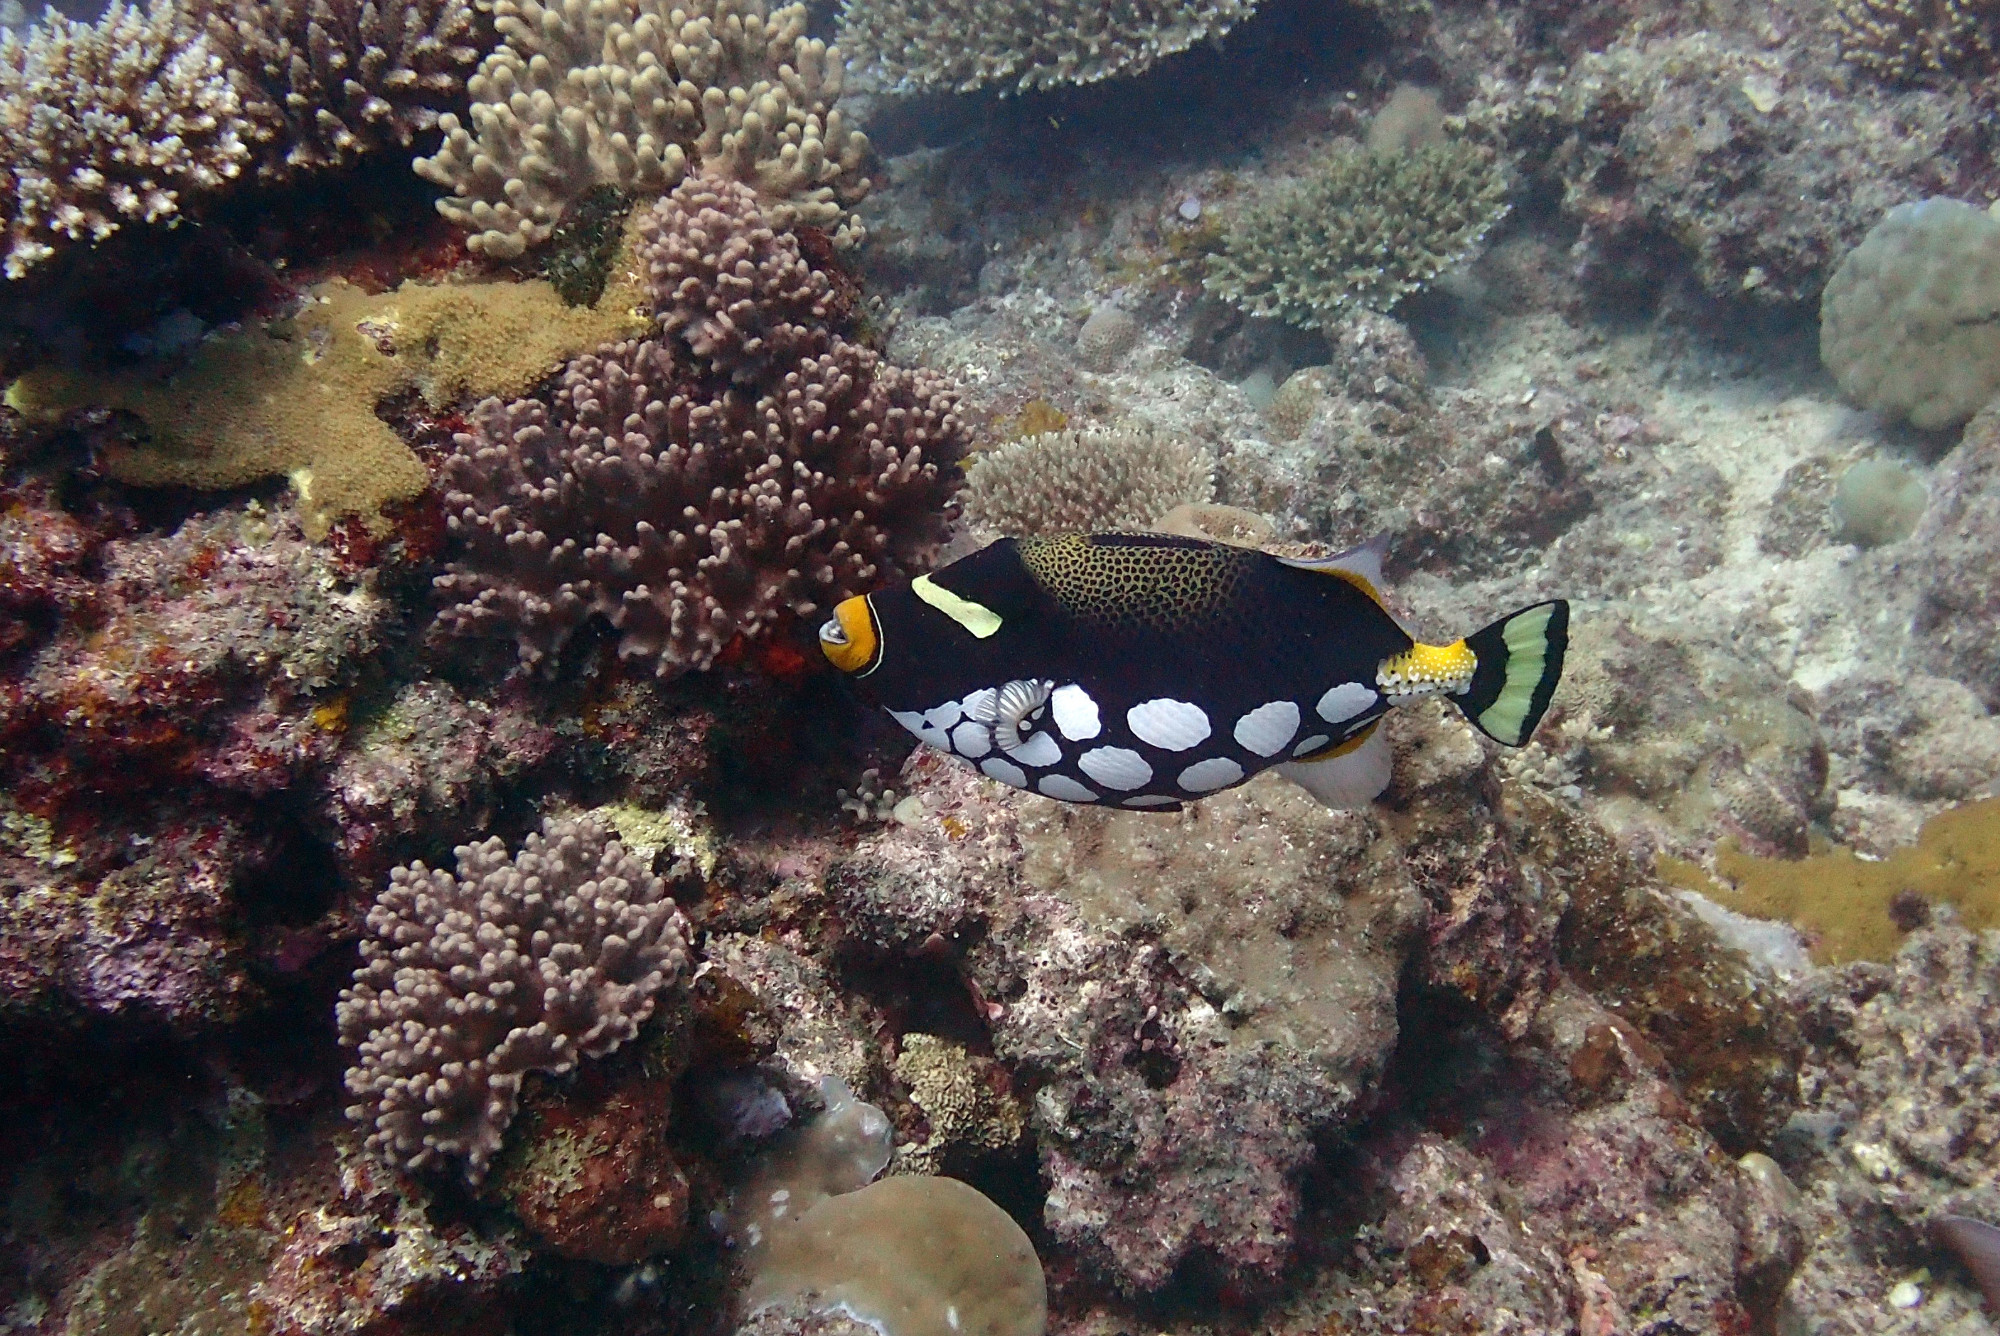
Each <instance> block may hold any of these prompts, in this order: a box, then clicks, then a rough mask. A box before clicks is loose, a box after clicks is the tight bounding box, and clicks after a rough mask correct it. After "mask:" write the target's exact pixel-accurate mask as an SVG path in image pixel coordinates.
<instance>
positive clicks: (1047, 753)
mask: <svg viewBox="0 0 2000 1336" xmlns="http://www.w3.org/2000/svg"><path fill="white" fill-rule="evenodd" d="M1001 745H1002V747H1003V748H1004V749H1005V750H1006V753H1007V754H1008V755H1009V756H1011V757H1013V758H1014V759H1015V760H1017V761H1019V762H1020V763H1021V764H1022V765H1032V766H1037V767H1039V766H1045V765H1054V764H1055V763H1056V762H1058V761H1060V760H1062V748H1061V747H1059V746H1057V745H1056V740H1055V735H1054V734H1052V733H1030V734H1028V736H1027V737H1025V738H1021V739H1020V740H1018V741H1017V742H1015V744H1014V745H1013V746H1011V747H1007V746H1006V744H1005V743H1004V742H1003V743H1002V744H1001Z"/></svg>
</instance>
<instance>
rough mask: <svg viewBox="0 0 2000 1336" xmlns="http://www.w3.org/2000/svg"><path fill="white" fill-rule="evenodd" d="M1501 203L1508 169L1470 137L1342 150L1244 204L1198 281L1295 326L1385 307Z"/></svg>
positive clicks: (1463, 249) (1461, 254)
mask: <svg viewBox="0 0 2000 1336" xmlns="http://www.w3.org/2000/svg"><path fill="white" fill-rule="evenodd" d="M1506 213H1507V177H1506V173H1505V172H1504V171H1503V170H1502V169H1501V167H1500V165H1499V163H1498V162H1497V161H1496V159H1495V158H1494V157H1493V155H1492V154H1491V153H1490V152H1488V151H1487V150H1486V149H1483V148H1481V147H1480V146H1478V145H1477V144H1471V143H1467V142H1465V141H1463V140H1447V141H1446V142H1444V143H1441V144H1433V145H1430V146H1427V147H1422V148H1418V149H1415V150H1413V151H1411V152H1408V153H1395V154H1384V153H1371V152H1367V151H1359V150H1343V151H1339V152H1336V153H1334V154H1332V155H1331V156H1330V157H1328V158H1327V159H1326V160H1325V161H1324V162H1322V163H1321V164H1320V165H1319V167H1318V168H1317V170H1315V171H1314V172H1313V174H1312V175H1311V176H1310V177H1308V178H1307V179H1306V180H1304V181H1302V182H1300V183H1299V184H1298V185H1296V186H1293V187H1292V188H1291V189H1289V190H1284V191H1281V192H1279V193H1278V194H1276V195H1275V196H1273V197H1272V198H1270V199H1267V200H1262V201H1259V202H1257V203H1254V204H1252V205H1250V206H1249V207H1248V208H1246V209H1245V210H1244V211H1243V213H1242V214H1241V215H1239V216H1238V217H1237V218H1236V220H1235V221H1234V222H1233V223H1232V224H1230V225H1229V227H1228V228H1227V230H1226V231H1225V232H1224V234H1223V240H1222V250H1221V252H1220V253H1219V254H1216V255H1214V256H1211V257H1210V259H1209V262H1208V273H1207V275H1206V277H1205V279H1204V282H1205V285H1206V286H1207V288H1208V290H1209V291H1210V292H1212V293H1214V294H1215V295H1216V296H1218V297H1221V298H1222V299H1223V300H1225V301H1227V302H1229V303H1231V304H1232V305H1234V306H1238V307H1240V308H1242V309H1243V310H1244V311H1247V312H1249V313H1250V314H1251V315H1263V316H1274V317H1276V318H1277V319H1279V320H1283V321H1286V322H1288V323H1290V324H1294V325H1298V326H1301V327H1305V328H1310V327H1313V326H1318V325H1324V324H1326V323H1328V322H1329V321H1331V320H1333V319H1334V318H1336V317H1338V316H1340V315H1342V314H1344V313H1346V312H1347V311H1349V310H1351V309H1353V308H1355V307H1361V308H1365V309H1369V310H1376V311H1387V310H1388V309H1389V308H1391V307H1392V306H1394V305H1395V304H1396V303H1397V302H1399V301H1401V300H1402V299H1403V298H1404V297H1407V296H1409V295H1410V294H1411V293H1413V292H1417V291H1420V290H1421V289H1422V288H1424V287H1425V286H1426V285H1427V284H1429V283H1430V281H1431V280H1432V279H1434V278H1436V277H1437V276H1438V275H1439V274H1441V273H1443V272H1444V271H1445V270H1447V269H1449V268H1451V266H1453V265H1455V264H1457V263H1459V262H1460V261H1462V260H1464V259H1466V258H1467V257H1469V256H1470V255H1471V254H1472V252H1473V251H1474V250H1475V249H1476V248H1477V247H1478V245H1479V243H1480V242H1481V241H1482V240H1483V239H1484V238H1485V236H1486V234H1487V233H1488V232H1489V231H1491V230H1492V229H1493V226H1494V225H1495V224H1496V223H1498V222H1499V221H1500V219H1501V218H1503V217H1504V216H1505V215H1506Z"/></svg>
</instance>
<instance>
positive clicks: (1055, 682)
mask: <svg viewBox="0 0 2000 1336" xmlns="http://www.w3.org/2000/svg"><path fill="white" fill-rule="evenodd" d="M1378 562H1379V548H1375V547H1370V548H1362V549H1356V551H1355V552H1352V553H1347V554H1343V555H1342V556H1341V557H1338V558H1334V559H1333V560H1331V561H1328V562H1318V563H1313V562H1293V561H1287V560H1285V559H1283V558H1279V557H1274V556H1271V555H1269V554H1267V553H1263V552H1258V551H1254V550H1252V549H1249V548H1241V547H1234V546H1230V545H1227V544H1221V543H1211V542H1206V541H1203V540H1199V539H1190V538H1179V537H1171V536H1167V535H1161V534H1098V535H1066V536H1063V537H1058V538H1048V539H1002V540H1000V541H999V542H996V543H993V544H991V545H990V546H988V547H985V548H983V549H981V550H980V551H978V552H975V553H973V554H972V555H971V556H968V557H966V558H964V559H962V560H960V561H958V562H955V563H953V564H952V565H950V566H947V567H945V568H944V569H942V570H939V571H937V572H935V573H933V574H932V575H929V576H925V577H920V578H919V579H917V580H915V581H913V582H911V583H910V584H907V585H901V586H896V587H894V588H890V589H886V590H881V591H878V592H877V593H874V594H870V595H868V596H866V597H865V598H857V599H849V600H847V601H846V602H845V603H843V604H841V606H840V607H839V608H838V609H836V610H835V616H834V619H833V620H832V621H830V622H829V623H828V624H827V626H826V627H825V628H823V630H822V632H821V640H822V648H823V649H825V651H826V653H827V656H828V658H830V659H831V660H833V662H834V663H835V664H836V665H838V666H840V667H842V668H843V669H845V670H846V671H849V672H851V673H853V674H854V675H855V676H857V677H858V678H861V679H862V680H864V681H865V682H866V683H867V685H868V687H869V688H870V689H871V690H872V691H873V692H874V694H875V695H876V697H877V698H878V699H879V700H880V701H881V703H882V704H883V705H884V706H885V707H886V708H887V709H888V710H889V711H890V713H891V714H892V715H893V716H894V717H895V718H896V719H897V720H898V721H899V722H900V723H902V724H903V725H904V726H905V727H906V728H908V729H909V730H910V731H911V732H912V733H914V734H916V735H917V737H918V738H920V739H921V740H923V741H924V742H926V743H928V744H930V745H931V746H934V747H937V748H939V749H940V750H943V751H947V752H950V753H952V754H954V755H956V756H959V757H960V758H962V759H964V760H966V761H968V762H969V763H971V764H973V765H975V766H977V767H978V768H979V769H980V770H981V771H982V772H983V773H985V774H986V775H988V776H989V777H991V778H994V779H998V780H1000V781H1002V782H1004V783H1008V784H1012V785H1014V786H1015V787H1016V788H1022V789H1027V790H1029V791H1031V792H1036V793H1041V794H1044V795H1046V796H1048V797H1052V798H1058V799H1061V800H1064V801H1068V802H1101V803H1105V804H1107V805H1115V806H1121V807H1131V808H1155V809H1171V808H1174V807H1177V806H1179V804H1180V803H1181V802H1183V801H1185V800H1188V799H1192V798H1199V797H1201V796H1203V795H1204V794H1207V793H1212V792H1215V791H1217V790H1220V789H1224V788H1228V787H1231V786H1233V785H1236V784H1240V783H1242V782H1243V781H1244V780H1246V779H1248V778H1249V777H1250V776H1252V775H1254V774H1256V773H1257V772H1258V771H1261V770H1265V769H1269V768H1271V767H1274V766H1275V767H1281V768H1282V770H1283V772H1284V773H1285V774H1286V775H1287V776H1288V777H1290V778H1292V779H1295V780H1297V781H1298V782H1300V783H1301V784H1304V785H1305V786H1306V787H1307V788H1309V789H1311V790H1312V791H1313V792H1315V793H1316V794H1318V795H1319V796H1320V797H1321V798H1322V799H1323V800H1326V801H1328V802H1330V803H1333V804H1334V805H1339V806H1349V805H1354V804H1355V803H1358V802H1365V801H1366V800H1367V799H1368V798H1372V797H1373V796H1374V795H1375V794H1376V793H1377V792H1379V791H1380V790H1381V788H1382V786H1383V785H1384V784H1385V783H1386V782H1387V779H1388V754H1387V748H1386V745H1385V744H1382V743H1381V742H1380V740H1379V739H1377V738H1376V736H1375V725H1376V724H1377V722H1378V721H1379V720H1380V719H1381V717H1382V715H1383V714H1384V713H1386V712H1387V711H1388V709H1389V708H1390V707H1391V706H1393V705H1395V704H1397V703H1400V702H1403V701H1407V700H1410V699H1415V698H1418V697H1421V696H1424V695H1433V694H1439V693H1441V692H1443V693H1448V694H1451V695H1453V696H1454V698H1456V699H1458V701H1459V703H1460V704H1461V706H1463V707H1465V708H1466V709H1467V711H1468V714H1470V715H1471V716H1472V718H1473V719H1474V722H1475V723H1477V724H1479V725H1480V726H1481V727H1482V728H1484V729H1485V730H1486V731H1487V732H1488V733H1490V734H1492V735H1494V736H1496V737H1498V738H1499V739H1500V740H1501V741H1503V742H1514V743H1518V742H1519V741H1523V740H1525V739H1526V737H1527V735H1528V733H1530V732H1532V731H1533V728H1534V725H1535V723H1537V722H1538V721H1539V720H1540V717H1541V714H1542V712H1543V711H1544V710H1545V709H1546V708H1547V705H1548V697H1549V694H1550V692H1552V691H1553V689H1554V685H1555V680H1556V677H1557V676H1558V675H1559V673H1560V670H1561V659H1562V648H1563V644H1564V643H1565V636H1566V626H1567V607H1566V605H1564V604H1561V603H1553V604H1541V605H1538V606H1537V607H1536V608H1532V609H1526V610H1524V611H1523V612H1521V613H1517V614H1515V615H1514V616H1513V617H1511V618H1507V619H1503V620H1502V621H1501V622H1498V623H1495V624H1494V626H1492V627H1489V628H1487V630H1486V631H1483V632H1481V633H1480V634H1479V636H1475V637H1470V638H1468V640H1467V641H1460V642H1458V643H1457V644H1455V645H1451V646H1424V645H1418V644H1417V643H1416V642H1415V641H1413V640H1412V639H1411V637H1410V636H1409V635H1408V633H1406V632H1405V631H1404V630H1403V629H1402V627H1401V626H1399V625H1398V624H1397V623H1396V620H1395V618H1394V617H1392V616H1391V615H1390V614H1389V613H1388V611H1387V610H1386V609H1385V608H1384V607H1383V606H1382V603H1381V600H1380V596H1379V594H1378V593H1377V587H1378V585H1379V579H1380V577H1379V571H1378V569H1377V563H1378ZM1510 627H1511V628H1512V632H1511V642H1512V643H1510V632H1509V628H1510ZM1481 637H1484V638H1485V639H1484V642H1482V640H1481ZM1510 664H1511V671H1510ZM1482 716H1484V717H1482Z"/></svg>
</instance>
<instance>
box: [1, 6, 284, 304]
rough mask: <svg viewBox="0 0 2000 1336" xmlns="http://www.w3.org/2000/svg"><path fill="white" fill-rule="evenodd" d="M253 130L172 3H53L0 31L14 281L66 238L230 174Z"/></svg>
mask: <svg viewBox="0 0 2000 1336" xmlns="http://www.w3.org/2000/svg"><path fill="white" fill-rule="evenodd" d="M254 134H255V129H254V126H253V125H252V124H251V122H250V121H249V120H247V119H246V116H245V112H244V108H243V104H242V101H241V99H240V97H239V96H238V93H237V89H236V86H235V82H234V80H233V79H232V77H231V72H230V70H229V69H228V67H227V66H226V65H225V63H224V61H223V59H222V57H221V56H220V55H218V54H217V53H216V52H215V50H214V49H213V48H212V47H211V46H210V45H209V42H208V39H207V38H206V37H204V36H203V35H202V34H201V33H200V32H199V31H198V30H196V29H194V28H191V27H190V26H188V24H187V23H186V22H185V20H184V18H183V16H182V14H181V11H180V9H179V8H178V7H177V5H176V4H175V2H174V0H154V2H153V5H152V7H151V8H150V9H147V10H145V11H143V12H142V11H141V10H140V9H139V8H138V7H137V6H136V5H126V4H123V3H113V4H112V6H111V7H110V9H108V10H106V11H105V13H104V16H103V17H102V18H100V19H99V20H98V21H97V22H96V23H77V22H73V21H72V20H69V19H66V18H64V17H62V16H61V15H60V14H57V13H55V12H54V11H50V12H49V14H48V15H47V17H46V19H45V20H44V21H43V22H42V23H39V24H37V25H36V26H35V27H34V28H33V29H31V30H29V33H28V36H27V37H26V38H25V39H24V38H22V37H21V36H20V35H19V34H17V33H16V32H15V31H12V30H9V31H7V32H5V33H4V34H0V218H4V220H5V226H6V232H7V257H6V272H7V276H8V277H9V278H19V277H21V275H23V274H25V273H26V272H28V270H29V269H31V268H33V267H34V266H35V265H37V264H39V263H41V262H42V261H43V260H46V259H47V258H49V256H51V255H53V254H54V253H55V252H56V250H57V249H58V248H60V247H61V246H63V245H65V244H67V243H69V242H72V241H91V242H97V241H102V240H103V239H104V238H105V237H107V236H110V235H111V234H112V233H113V232H115V231H117V230H118V229H119V228H120V227H122V226H123V225H125V224H126V223H132V222H144V223H159V222H171V221H174V220H176V219H177V218H178V216H179V214H180V211H181V208H182V205H183V204H184V203H185V202H186V197H187V196H191V195H197V194H200V193H203V192H205V191H211V190H214V189H216V188H217V187H219V186H221V185H223V184H224V183H225V182H227V181H229V180H231V179H233V178H234V177H236V176H237V175H239V174H240V173H241V172H242V170H243V167H244V165H245V163H247V162H248V161H249V158H250V144H249V140H250V139H251V138H252V137H254Z"/></svg>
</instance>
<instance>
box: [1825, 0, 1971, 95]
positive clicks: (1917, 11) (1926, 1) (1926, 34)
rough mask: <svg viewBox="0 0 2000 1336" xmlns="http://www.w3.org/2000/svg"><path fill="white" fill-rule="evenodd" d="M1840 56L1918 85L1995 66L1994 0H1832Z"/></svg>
mask: <svg viewBox="0 0 2000 1336" xmlns="http://www.w3.org/2000/svg"><path fill="white" fill-rule="evenodd" d="M1829 18H1830V19H1831V21H1832V24H1833V30H1834V32H1835V33H1836V34H1837V35H1838V36H1839V38H1840V54H1841V55H1843V56H1845V57H1846V58H1847V59H1848V60H1850V61H1852V62H1853V63H1854V64H1856V65H1859V66H1860V67H1861V68H1862V69H1865V70H1867V71H1868V72H1869V73H1870V74H1873V75H1875V76H1876V77H1877V78H1879V79H1884V80H1887V81H1889V82H1891V83H1917V82H1920V81H1923V80H1927V79H1936V78H1939V77H1948V76H1950V75H1954V74H1962V73H1965V72H1967V71H1971V70H1978V69H1988V70H1990V69H1991V68H1992V67H1993V64H1994V62H1995V60H1996V59H2000V50H1996V37H1995V25H1996V23H2000V5H1995V4H1994V3H1993V0H1833V3H1832V6H1831V10H1830V13H1829Z"/></svg>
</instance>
